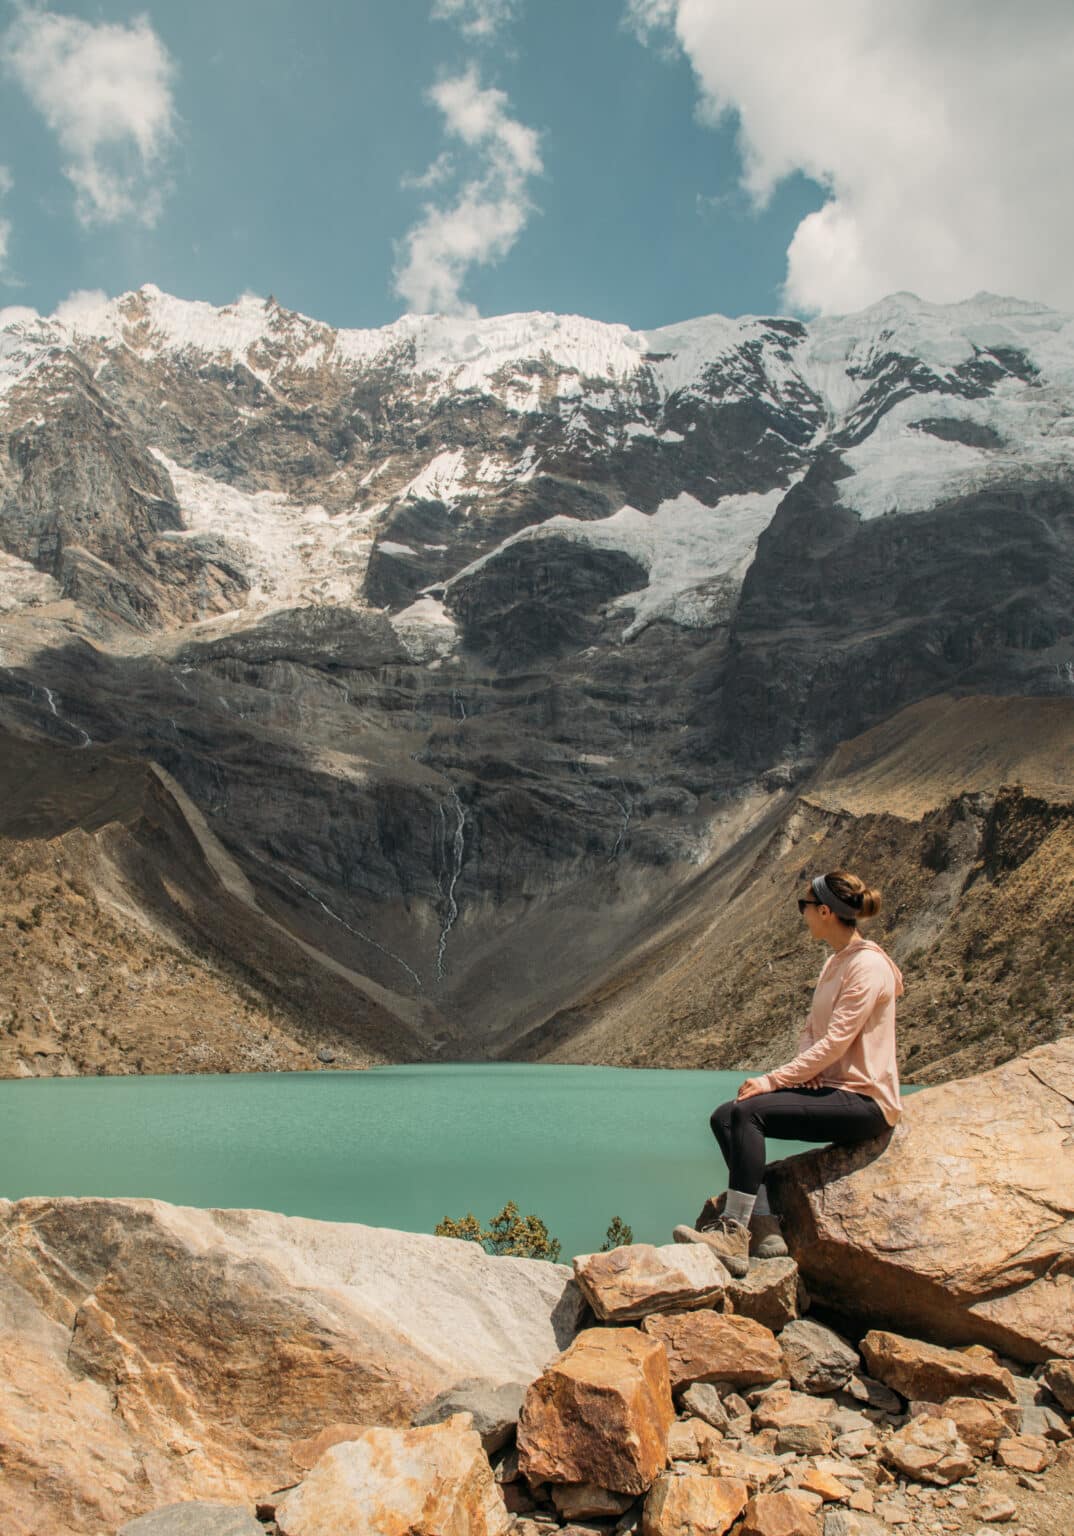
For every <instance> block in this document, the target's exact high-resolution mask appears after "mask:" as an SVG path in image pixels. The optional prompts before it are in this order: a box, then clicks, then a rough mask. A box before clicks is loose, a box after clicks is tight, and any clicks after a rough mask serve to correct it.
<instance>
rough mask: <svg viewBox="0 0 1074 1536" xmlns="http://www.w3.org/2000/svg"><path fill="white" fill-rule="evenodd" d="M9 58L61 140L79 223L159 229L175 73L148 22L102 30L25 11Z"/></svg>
mask: <svg viewBox="0 0 1074 1536" xmlns="http://www.w3.org/2000/svg"><path fill="white" fill-rule="evenodd" d="M2 53H3V60H4V63H5V65H6V67H7V69H8V70H9V72H10V73H11V74H13V75H14V76H15V78H16V79H17V80H18V81H19V83H20V84H21V85H22V86H23V88H24V89H25V91H26V93H27V95H28V96H29V97H30V100H31V101H32V102H33V104H34V106H35V107H36V108H37V109H38V111H39V112H40V113H41V115H42V116H43V117H44V119H45V121H46V122H47V123H48V125H49V127H50V128H51V129H52V131H53V132H54V133H55V135H56V137H57V139H58V140H59V143H60V147H61V149H62V150H63V153H64V155H65V156H66V164H65V165H64V174H65V175H66V176H67V177H68V179H69V180H70V182H71V183H72V185H73V186H74V188H75V194H76V197H75V211H76V213H77V215H78V218H79V220H80V221H81V222H82V223H83V224H105V223H113V222H115V221H117V220H119V219H125V218H135V219H138V220H139V221H140V222H142V223H144V224H153V223H155V221H156V219H157V217H158V215H159V213H160V207H161V203H162V200H163V189H162V187H161V184H160V181H159V176H158V173H159V169H160V164H161V160H162V157H163V155H164V152H165V150H166V149H167V148H168V146H169V144H170V142H171V139H172V137H173V133H174V107H173V102H172V93H171V82H172V77H173V75H174V65H173V63H172V61H171V58H170V56H169V54H168V52H167V49H166V48H165V47H164V45H163V43H162V42H161V41H160V39H159V38H158V37H157V35H156V33H155V32H154V31H153V28H152V26H151V25H150V23H149V20H148V18H147V17H145V16H138V17H136V18H135V19H134V20H133V21H132V22H131V23H130V24H129V25H124V24H122V23H115V22H99V23H93V22H88V21H83V20H82V19H81V18H80V17H77V16H60V15H56V14H55V13H53V12H51V11H43V10H36V9H29V8H23V9H21V10H20V11H19V13H18V15H17V17H16V19H15V21H14V22H13V23H12V25H11V26H10V27H9V28H8V30H7V32H6V33H5V34H4V37H3V45H2ZM154 178H158V179H156V180H155V179H154Z"/></svg>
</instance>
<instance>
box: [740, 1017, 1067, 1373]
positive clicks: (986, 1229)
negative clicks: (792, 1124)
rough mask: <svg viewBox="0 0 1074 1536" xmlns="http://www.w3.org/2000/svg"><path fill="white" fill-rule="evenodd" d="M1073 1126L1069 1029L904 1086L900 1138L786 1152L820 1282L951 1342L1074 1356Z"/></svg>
mask: <svg viewBox="0 0 1074 1536" xmlns="http://www.w3.org/2000/svg"><path fill="white" fill-rule="evenodd" d="M1072 1128H1074V1040H1070V1039H1067V1040H1062V1041H1059V1042H1057V1043H1056V1044H1054V1045H1048V1046H1042V1047H1040V1048H1039V1049H1037V1050H1035V1051H1030V1052H1029V1053H1028V1054H1027V1055H1025V1056H1022V1057H1019V1058H1018V1059H1017V1060H1016V1061H1012V1062H1009V1063H1007V1064H1006V1065H1005V1066H1002V1067H998V1068H996V1069H995V1070H994V1071H992V1072H987V1073H984V1074H983V1075H982V1076H980V1077H975V1078H968V1079H964V1080H961V1081H957V1082H952V1083H946V1084H944V1085H942V1086H940V1087H937V1088H930V1089H927V1090H926V1091H924V1092H922V1093H919V1094H915V1095H913V1096H911V1097H908V1098H907V1100H906V1102H905V1112H904V1115H903V1119H902V1121H901V1122H900V1124H899V1126H898V1127H897V1128H896V1130H895V1131H894V1133H893V1134H892V1135H891V1136H890V1137H889V1138H885V1139H883V1140H881V1141H878V1142H873V1143H870V1144H868V1145H867V1146H864V1147H861V1148H858V1149H855V1150H853V1151H850V1150H840V1149H835V1148H832V1149H828V1150H824V1151H819V1152H810V1153H806V1154H805V1155H803V1156H802V1157H798V1158H791V1159H789V1160H788V1161H786V1162H784V1163H781V1164H779V1165H778V1166H777V1167H776V1168H775V1169H773V1174H772V1179H771V1183H770V1188H772V1189H773V1191H774V1197H775V1199H776V1201H777V1202H778V1205H779V1208H780V1210H781V1211H782V1212H783V1214H784V1221H785V1226H786V1231H787V1236H788V1241H789V1243H790V1246H791V1248H792V1251H793V1253H794V1255H795V1257H796V1258H797V1259H798V1262H799V1263H800V1265H801V1267H802V1271H803V1274H804V1275H805V1277H806V1280H807V1283H808V1285H809V1289H810V1291H811V1293H812V1294H813V1295H814V1296H815V1297H817V1298H820V1299H823V1300H824V1301H825V1302H826V1303H828V1304H829V1305H831V1306H834V1307H836V1308H837V1309H838V1310H840V1311H842V1312H844V1313H846V1314H848V1315H851V1316H855V1317H857V1318H860V1319H863V1320H865V1321H872V1320H876V1321H881V1320H883V1322H884V1323H885V1324H886V1325H887V1326H888V1327H891V1326H894V1327H896V1328H900V1329H905V1330H907V1331H909V1332H913V1333H917V1334H925V1335H927V1336H930V1337H932V1338H934V1339H936V1340H938V1341H941V1342H946V1343H953V1344H969V1343H974V1342H977V1343H985V1344H993V1345H995V1346H996V1347H997V1348H999V1349H1001V1350H1003V1351H1005V1352H1006V1353H1008V1354H1011V1355H1013V1356H1014V1357H1015V1358H1017V1359H1022V1360H1027V1361H1044V1360H1047V1359H1049V1358H1050V1357H1051V1356H1061V1357H1070V1356H1074V1275H1072V1273H1071V1263H1070V1255H1071V1251H1072V1248H1074V1193H1072V1191H1074V1136H1072V1134H1071V1132H1072ZM873 1374H874V1375H875V1374H876V1372H875V1370H874V1371H873ZM891 1384H892V1385H895V1383H894V1382H892V1383H891ZM951 1390H952V1391H954V1390H956V1389H955V1388H951ZM921 1395H925V1394H921Z"/></svg>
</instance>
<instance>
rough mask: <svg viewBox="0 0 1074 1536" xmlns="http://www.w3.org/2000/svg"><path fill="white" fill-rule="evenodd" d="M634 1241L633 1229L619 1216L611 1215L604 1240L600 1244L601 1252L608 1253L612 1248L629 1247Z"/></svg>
mask: <svg viewBox="0 0 1074 1536" xmlns="http://www.w3.org/2000/svg"><path fill="white" fill-rule="evenodd" d="M633 1241H634V1230H633V1228H632V1227H628V1226H627V1224H626V1222H625V1221H624V1220H623V1219H622V1217H621V1216H613V1217H612V1219H611V1222H610V1223H609V1225H608V1230H607V1232H606V1233H605V1234H604V1241H603V1242H602V1243H601V1245H600V1251H601V1253H610V1252H611V1250H612V1249H613V1248H629V1247H630V1245H631V1243H632V1242H633Z"/></svg>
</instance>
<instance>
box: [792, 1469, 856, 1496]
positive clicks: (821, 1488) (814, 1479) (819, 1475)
mask: <svg viewBox="0 0 1074 1536" xmlns="http://www.w3.org/2000/svg"><path fill="white" fill-rule="evenodd" d="M794 1481H795V1482H796V1483H797V1484H798V1487H799V1488H804V1489H805V1490H806V1492H807V1493H816V1494H819V1495H820V1497H821V1498H822V1499H823V1500H824V1502H825V1503H826V1504H829V1503H832V1504H839V1503H842V1502H843V1501H844V1500H846V1499H849V1497H850V1489H849V1488H848V1487H847V1486H846V1485H845V1483H841V1482H840V1481H839V1479H838V1478H837V1477H833V1476H832V1475H831V1473H830V1472H822V1471H821V1469H820V1468H819V1467H805V1468H803V1469H802V1470H801V1471H799V1472H795V1474H794Z"/></svg>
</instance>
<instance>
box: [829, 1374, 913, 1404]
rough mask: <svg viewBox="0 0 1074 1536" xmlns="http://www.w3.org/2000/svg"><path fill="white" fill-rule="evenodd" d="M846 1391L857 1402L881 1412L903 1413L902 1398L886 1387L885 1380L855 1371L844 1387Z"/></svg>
mask: <svg viewBox="0 0 1074 1536" xmlns="http://www.w3.org/2000/svg"><path fill="white" fill-rule="evenodd" d="M843 1391H844V1393H845V1394H846V1395H847V1396H848V1397H852V1398H853V1399H854V1401H855V1402H857V1403H864V1404H865V1406H866V1407H868V1408H875V1409H876V1410H877V1411H878V1412H880V1413H901V1412H902V1398H901V1397H900V1396H899V1394H898V1393H897V1392H893V1391H892V1390H891V1388H890V1387H885V1386H884V1384H883V1382H881V1381H874V1380H873V1378H872V1377H871V1376H863V1375H861V1373H860V1372H855V1373H854V1375H852V1376H851V1377H850V1380H849V1381H848V1382H847V1383H846V1385H845V1386H844V1387H843Z"/></svg>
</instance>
